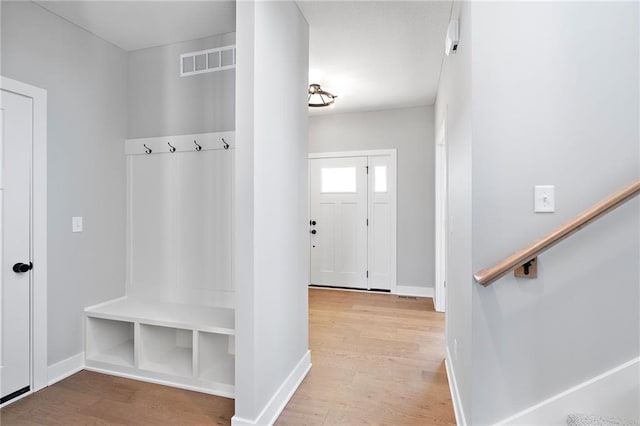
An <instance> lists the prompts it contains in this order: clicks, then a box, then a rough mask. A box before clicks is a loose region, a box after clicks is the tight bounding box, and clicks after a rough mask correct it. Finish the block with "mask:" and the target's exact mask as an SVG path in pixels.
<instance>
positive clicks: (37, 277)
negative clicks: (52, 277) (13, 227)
mask: <svg viewBox="0 0 640 426" xmlns="http://www.w3.org/2000/svg"><path fill="white" fill-rule="evenodd" d="M0 89H3V90H6V91H9V92H14V93H17V94H20V95H22V96H26V97H30V98H31V99H33V159H32V162H33V167H32V170H33V171H32V173H33V176H32V179H33V180H32V185H33V186H32V194H31V197H32V203H31V209H32V211H31V215H32V216H31V217H32V234H31V238H32V252H31V261H32V262H33V265H34V269H33V271H32V273H31V274H32V275H31V277H32V280H33V287H32V295H33V297H32V299H31V312H32V314H31V315H32V318H31V320H32V323H31V324H32V325H31V339H32V353H31V365H32V367H31V368H32V377H31V389H32V391H33V392H35V391H38V390H40V389H42V388H44V387H46V386H47V370H48V367H47V91H46V90H44V89H41V88H39V87H35V86H31V85H29V84H25V83H21V82H19V81H16V80H12V79H10V78H6V77H0ZM12 401H13V400H12Z"/></svg>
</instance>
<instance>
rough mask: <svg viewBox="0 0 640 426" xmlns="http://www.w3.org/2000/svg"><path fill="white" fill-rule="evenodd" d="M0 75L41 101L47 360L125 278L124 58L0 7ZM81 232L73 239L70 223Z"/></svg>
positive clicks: (17, 5)
mask: <svg viewBox="0 0 640 426" xmlns="http://www.w3.org/2000/svg"><path fill="white" fill-rule="evenodd" d="M1 26H2V39H1V40H2V49H1V51H2V70H1V73H2V75H4V76H6V77H9V78H13V79H15V80H19V81H22V82H25V83H28V84H31V85H34V86H38V87H41V88H43V89H46V90H47V92H48V93H47V95H48V130H47V136H48V153H47V154H48V161H47V163H48V170H47V180H48V212H47V215H48V224H47V226H48V256H49V259H48V275H49V276H48V299H49V300H48V364H49V366H51V365H53V364H56V363H58V362H60V361H64V360H67V359H68V358H70V357H72V356H74V355H77V354H78V353H81V352H82V351H83V350H84V349H83V340H84V339H83V324H82V312H83V310H84V307H85V306H89V305H93V304H96V303H98V302H101V301H105V300H108V299H112V298H115V297H119V296H122V295H123V294H124V282H125V257H124V256H123V253H124V250H125V161H124V155H123V141H124V139H125V134H126V89H127V87H126V82H127V79H126V70H127V69H126V53H125V52H124V51H123V50H121V49H119V48H117V47H114V46H113V45H111V44H109V43H106V42H105V41H104V40H102V39H100V38H98V37H96V36H94V35H92V34H90V33H88V32H87V31H85V30H82V29H80V28H79V27H77V26H75V25H72V24H70V23H69V22H67V21H65V20H63V19H61V18H59V17H57V16H55V15H53V14H51V13H50V12H48V11H46V10H45V9H43V8H41V7H39V6H38V5H36V4H35V3H32V2H10V1H8V2H5V1H3V2H2V25H1ZM72 216H83V217H84V226H85V229H84V232H82V233H71V217H72Z"/></svg>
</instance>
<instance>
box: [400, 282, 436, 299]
mask: <svg viewBox="0 0 640 426" xmlns="http://www.w3.org/2000/svg"><path fill="white" fill-rule="evenodd" d="M392 294H395V295H398V296H411V297H430V298H432V299H433V287H414V286H409V285H399V286H396V291H395V292H392Z"/></svg>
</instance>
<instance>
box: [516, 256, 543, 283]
mask: <svg viewBox="0 0 640 426" xmlns="http://www.w3.org/2000/svg"><path fill="white" fill-rule="evenodd" d="M513 274H514V275H515V276H516V277H518V278H538V258H537V257H534V258H533V259H531V260H530V261H528V262H526V263H523V264H522V265H520V266H518V267H517V268H516V269H515V270H514V271H513Z"/></svg>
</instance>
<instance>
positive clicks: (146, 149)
mask: <svg viewBox="0 0 640 426" xmlns="http://www.w3.org/2000/svg"><path fill="white" fill-rule="evenodd" d="M142 146H144V152H146V153H147V154H151V153H152V152H153V151H152V150H151V148H149V147H148V146H147V144H146V143H143V144H142Z"/></svg>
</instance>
